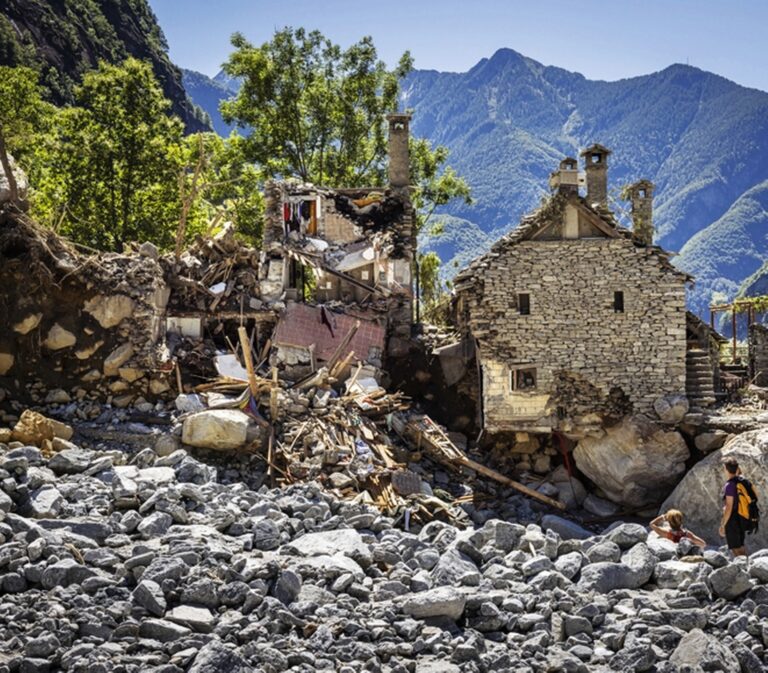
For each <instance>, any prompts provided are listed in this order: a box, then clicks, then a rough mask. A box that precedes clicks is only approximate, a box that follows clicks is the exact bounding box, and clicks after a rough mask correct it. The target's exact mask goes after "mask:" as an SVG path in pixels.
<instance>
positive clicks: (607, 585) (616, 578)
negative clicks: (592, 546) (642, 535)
mask: <svg viewBox="0 0 768 673" xmlns="http://www.w3.org/2000/svg"><path fill="white" fill-rule="evenodd" d="M655 565H656V558H655V557H654V555H653V554H652V552H651V550H650V549H649V548H648V547H647V545H645V544H643V543H641V544H638V545H635V546H634V547H632V549H630V550H629V551H628V552H625V553H624V555H623V556H622V557H621V562H620V563H608V562H602V563H592V564H590V565H588V566H585V567H584V568H582V569H581V578H580V579H579V582H578V585H577V589H578V590H579V591H597V592H599V593H608V592H609V591H613V590H614V589H639V588H640V587H641V586H643V585H644V584H646V583H647V582H648V581H649V580H650V579H651V576H652V575H653V570H654V567H655Z"/></svg>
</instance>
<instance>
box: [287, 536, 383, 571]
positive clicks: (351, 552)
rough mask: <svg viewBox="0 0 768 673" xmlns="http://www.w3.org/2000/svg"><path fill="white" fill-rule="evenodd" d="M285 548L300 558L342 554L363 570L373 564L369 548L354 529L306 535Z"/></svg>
mask: <svg viewBox="0 0 768 673" xmlns="http://www.w3.org/2000/svg"><path fill="white" fill-rule="evenodd" d="M286 548H289V549H291V550H292V551H294V552H295V553H296V554H299V555H300V556H320V555H331V556H332V555H334V554H343V555H344V556H348V557H349V558H351V559H354V560H355V561H357V562H358V563H359V564H360V565H361V566H363V568H367V567H368V566H369V565H371V563H373V554H372V553H371V548H370V547H369V546H368V545H367V544H366V543H365V542H363V538H362V537H361V535H360V533H358V532H357V531H356V530H355V529H354V528H342V529H341V530H333V531H323V532H320V533H307V534H306V535H302V536H301V537H299V538H296V539H295V540H293V542H291V543H290V544H288V545H286Z"/></svg>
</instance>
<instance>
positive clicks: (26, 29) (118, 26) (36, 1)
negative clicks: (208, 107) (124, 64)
mask: <svg viewBox="0 0 768 673" xmlns="http://www.w3.org/2000/svg"><path fill="white" fill-rule="evenodd" d="M128 56H134V57H136V58H139V59H142V60H148V61H150V62H151V63H152V68H153V70H154V72H155V75H156V76H157V78H158V80H159V81H160V84H161V86H162V87H163V92H164V93H165V96H166V97H167V98H168V99H170V101H171V102H172V104H173V107H172V111H173V113H174V114H175V115H177V116H178V117H180V118H181V119H182V121H183V122H184V124H185V125H186V128H187V130H188V131H190V132H193V131H202V130H207V129H208V123H207V120H206V118H205V115H204V114H203V113H202V110H201V109H199V108H196V106H195V105H194V104H193V103H192V101H191V100H190V99H189V97H188V96H187V94H186V92H185V91H184V87H183V86H182V83H181V71H180V70H179V68H177V67H176V66H175V65H174V64H173V63H171V61H170V59H169V58H168V45H167V43H166V41H165V37H164V35H163V31H162V30H161V29H160V26H159V25H158V23H157V19H156V17H155V15H154V13H153V12H152V10H151V9H150V7H149V5H148V3H147V0H51V1H48V0H0V65H26V66H30V67H33V68H35V69H37V70H39V71H40V74H41V78H40V79H41V83H42V84H43V86H44V87H45V90H46V93H47V96H48V98H49V99H50V100H51V102H53V103H56V104H59V105H61V104H65V103H71V102H73V95H72V91H73V87H74V86H75V85H76V84H77V83H79V82H80V80H81V78H82V75H83V73H84V72H86V71H87V70H90V69H92V68H94V67H96V65H97V63H98V61H99V60H105V61H108V62H110V63H119V62H121V61H123V60H124V59H125V58H126V57H128Z"/></svg>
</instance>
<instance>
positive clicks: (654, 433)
mask: <svg viewBox="0 0 768 673" xmlns="http://www.w3.org/2000/svg"><path fill="white" fill-rule="evenodd" d="M689 455H690V453H689V451H688V446H687V445H686V443H685V440H684V439H683V437H682V435H681V434H680V433H679V432H676V431H674V430H669V429H668V428H666V427H664V426H661V425H657V424H654V423H653V422H652V421H650V420H649V419H647V418H645V417H642V416H633V417H627V418H625V419H624V420H623V421H622V422H621V423H618V424H616V425H614V426H613V427H610V428H608V429H607V430H606V431H605V434H604V435H603V436H601V437H587V438H585V439H582V440H581V441H580V442H579V443H578V445H577V446H576V448H575V449H574V452H573V457H574V460H575V461H576V466H577V467H578V468H579V469H580V470H581V471H582V472H583V473H584V474H585V475H587V476H588V477H589V478H590V479H591V480H592V481H593V482H594V483H595V484H597V485H598V486H599V487H600V488H601V489H602V490H603V492H604V493H605V494H606V496H607V497H608V498H609V499H610V500H612V501H613V502H617V503H621V504H623V505H626V506H630V507H643V506H645V505H650V504H653V503H654V502H658V501H659V499H660V498H663V497H664V496H666V495H667V494H668V493H669V491H670V490H671V489H672V488H673V487H674V485H675V484H676V483H677V479H678V476H679V475H681V474H682V473H683V472H684V471H685V461H686V460H687V459H688V457H689Z"/></svg>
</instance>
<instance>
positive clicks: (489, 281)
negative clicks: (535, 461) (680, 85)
mask: <svg viewBox="0 0 768 673" xmlns="http://www.w3.org/2000/svg"><path fill="white" fill-rule="evenodd" d="M610 154H611V152H610V150H608V149H606V148H605V147H603V146H601V145H597V144H595V145H592V146H591V147H588V148H587V149H586V150H584V151H583V152H582V153H581V157H582V158H583V160H584V162H585V166H584V172H583V173H581V172H580V171H579V170H578V162H577V161H576V159H573V158H566V159H564V160H563V161H562V162H561V163H560V166H559V169H558V170H557V171H556V172H555V173H553V174H552V176H551V178H550V186H551V188H552V191H553V193H552V196H551V197H550V198H549V199H548V200H547V201H546V202H545V203H544V204H543V205H542V206H541V207H540V208H538V209H537V210H535V211H534V212H532V213H531V214H529V215H527V216H525V217H524V218H523V219H522V221H521V223H520V226H519V227H517V228H516V229H514V230H513V231H511V232H510V233H509V234H507V235H506V236H504V237H503V238H502V239H500V240H499V241H498V242H497V243H496V244H494V245H493V246H492V248H491V250H490V251H489V252H488V253H486V254H485V255H482V256H481V257H479V258H477V259H475V260H474V261H473V262H472V263H470V264H469V266H468V267H467V268H465V269H464V270H462V271H461V272H460V273H459V274H458V275H457V276H456V279H455V297H454V303H453V310H454V315H455V320H456V323H457V325H458V327H459V330H460V333H461V335H462V336H463V339H464V341H463V344H462V349H463V351H464V352H467V351H468V350H472V349H473V350H474V352H475V355H476V366H477V369H478V376H477V377H476V384H475V385H476V397H477V399H478V401H479V405H478V421H479V423H478V424H479V425H480V427H482V428H483V430H484V431H485V432H486V433H489V434H497V433H508V432H510V433H517V437H518V438H519V439H520V438H522V440H523V441H525V437H527V436H528V433H553V432H559V433H562V434H564V435H566V436H569V437H571V438H573V439H579V438H581V437H584V436H587V435H589V434H600V432H601V430H600V429H601V428H602V427H603V426H604V425H606V424H611V423H612V422H615V421H617V420H619V419H621V418H622V417H625V416H628V415H637V414H653V413H654V404H655V403H657V401H658V400H660V399H664V398H670V397H675V396H684V395H686V393H687V392H688V393H689V394H690V395H691V397H692V401H693V402H694V403H695V405H696V406H701V405H706V404H709V403H710V402H713V401H714V396H713V392H712V378H713V372H714V370H715V369H716V367H717V361H716V360H714V361H713V359H712V357H711V355H712V354H711V353H710V344H711V334H710V333H709V332H710V330H709V329H708V327H707V326H706V325H704V324H703V323H701V321H699V320H698V319H696V318H695V317H694V316H692V315H690V314H687V313H686V308H685V293H686V284H687V283H688V282H690V281H691V280H692V279H691V278H690V277H689V276H688V275H686V274H685V273H682V272H681V271H679V270H677V269H676V268H675V267H674V266H672V264H671V263H670V262H669V257H670V253H668V252H666V251H664V250H663V249H662V248H660V247H658V246H656V245H653V213H652V199H653V184H652V183H650V182H648V181H646V180H642V181H640V182H638V183H636V184H634V185H631V186H630V187H629V188H628V189H627V190H626V193H627V194H628V197H629V199H630V201H631V208H632V219H633V227H632V230H628V229H626V228H625V227H623V226H621V225H620V224H619V223H618V221H617V218H616V216H615V215H614V213H613V212H612V211H611V210H610V209H609V208H608V205H607V197H608V157H609V155H610ZM582 185H585V186H586V194H585V195H584V196H582V195H581V194H580V188H581V187H582ZM687 363H688V365H687ZM687 369H689V370H691V371H694V370H695V375H696V376H697V377H698V378H697V379H696V385H691V384H689V383H688V382H687V379H689V378H690V376H689V375H688V374H687ZM689 374H690V372H689ZM692 406H693V405H692Z"/></svg>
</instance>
